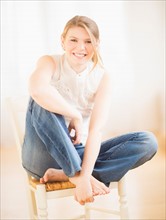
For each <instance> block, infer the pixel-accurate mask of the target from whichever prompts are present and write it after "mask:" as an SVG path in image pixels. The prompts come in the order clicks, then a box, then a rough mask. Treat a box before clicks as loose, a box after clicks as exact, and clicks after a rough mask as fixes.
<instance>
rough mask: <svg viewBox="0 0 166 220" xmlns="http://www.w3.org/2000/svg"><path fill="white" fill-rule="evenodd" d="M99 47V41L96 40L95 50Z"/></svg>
mask: <svg viewBox="0 0 166 220" xmlns="http://www.w3.org/2000/svg"><path fill="white" fill-rule="evenodd" d="M99 45H100V40H97V41H96V48H99Z"/></svg>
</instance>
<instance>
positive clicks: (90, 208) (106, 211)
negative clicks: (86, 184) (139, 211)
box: [86, 206, 120, 215]
mask: <svg viewBox="0 0 166 220" xmlns="http://www.w3.org/2000/svg"><path fill="white" fill-rule="evenodd" d="M86 209H89V210H94V211H99V212H105V213H109V214H113V215H120V212H119V211H117V210H110V209H103V208H99V207H91V206H89V207H86Z"/></svg>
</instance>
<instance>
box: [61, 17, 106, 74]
mask: <svg viewBox="0 0 166 220" xmlns="http://www.w3.org/2000/svg"><path fill="white" fill-rule="evenodd" d="M72 27H82V28H84V29H85V30H86V31H87V32H88V34H89V36H90V39H91V42H92V46H93V49H94V55H93V57H92V61H93V63H94V66H93V68H92V70H93V69H94V68H95V66H96V65H97V64H99V65H101V66H103V63H102V59H101V56H100V53H99V51H98V47H97V46H96V43H97V42H99V29H98V26H97V24H96V22H95V21H93V20H92V19H90V18H88V17H86V16H78V15H77V16H75V17H73V18H72V19H70V20H69V21H68V22H67V23H66V25H65V27H64V30H63V33H62V37H63V38H65V37H66V34H67V32H68V30H69V29H70V28H72ZM92 70H91V71H92Z"/></svg>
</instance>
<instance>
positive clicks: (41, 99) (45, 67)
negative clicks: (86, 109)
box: [29, 56, 81, 119]
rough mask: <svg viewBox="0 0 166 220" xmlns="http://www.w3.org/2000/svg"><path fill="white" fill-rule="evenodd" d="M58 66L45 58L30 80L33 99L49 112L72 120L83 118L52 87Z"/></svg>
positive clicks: (41, 59) (38, 64)
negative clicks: (51, 82) (51, 83)
mask: <svg viewBox="0 0 166 220" xmlns="http://www.w3.org/2000/svg"><path fill="white" fill-rule="evenodd" d="M55 69H56V64H55V62H54V60H53V59H52V58H51V57H50V56H43V57H41V58H40V59H39V61H38V62H37V67H36V69H35V71H34V72H33V73H32V75H31V77H30V80H29V92H30V95H31V96H32V98H33V99H34V100H35V101H36V102H37V103H38V104H39V105H40V106H42V107H43V108H45V109H47V110H48V111H51V112H55V113H59V114H62V115H65V116H68V117H70V118H79V119H80V118H81V115H80V113H79V112H78V111H77V110H76V109H75V108H73V107H72V106H71V105H69V104H68V103H67V102H66V101H65V100H64V98H63V97H62V96H61V95H60V94H59V92H58V91H57V90H56V89H55V88H54V87H53V86H51V85H50V81H51V77H52V75H53V73H54V72H55Z"/></svg>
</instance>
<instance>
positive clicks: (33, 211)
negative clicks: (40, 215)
mask: <svg viewBox="0 0 166 220" xmlns="http://www.w3.org/2000/svg"><path fill="white" fill-rule="evenodd" d="M28 205H29V215H30V219H31V220H34V219H36V218H37V207H36V200H35V194H34V192H33V191H32V190H31V189H28Z"/></svg>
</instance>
